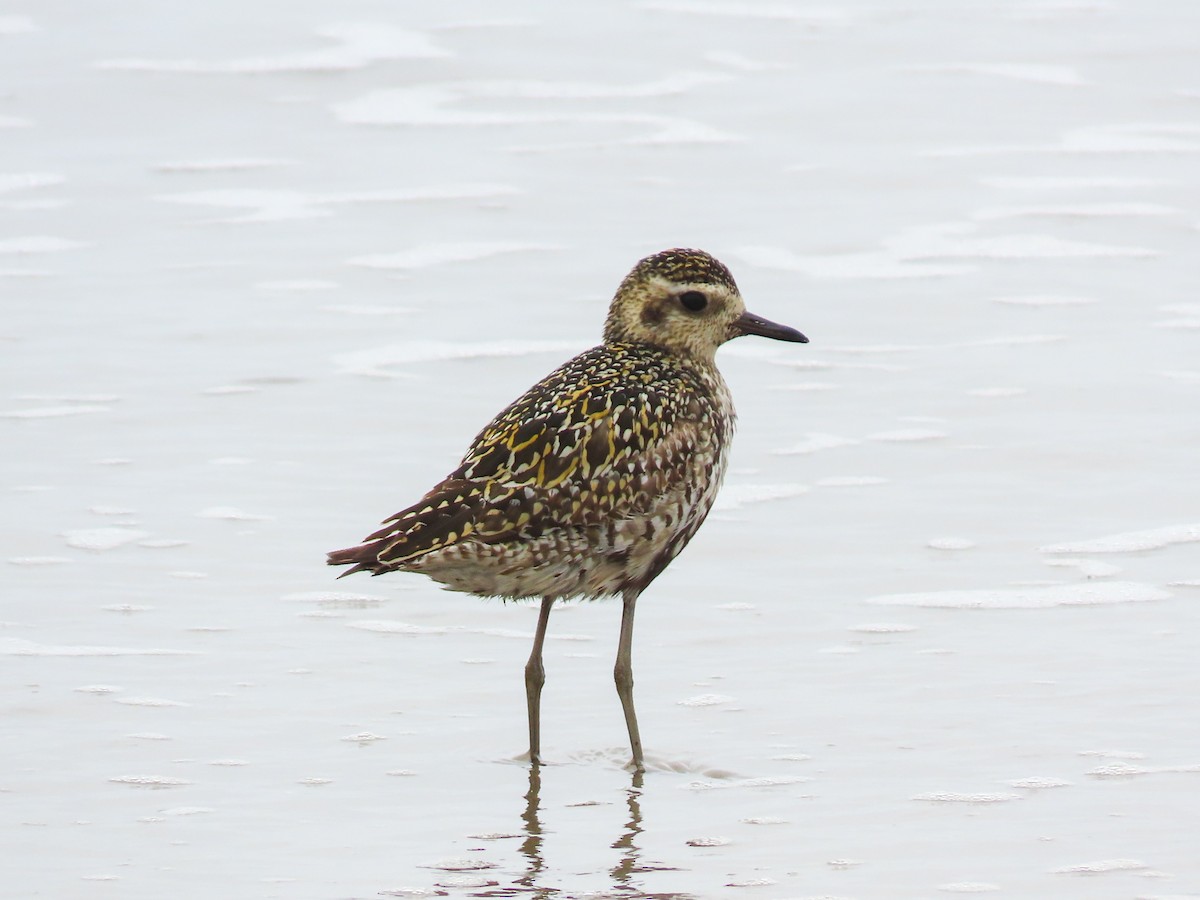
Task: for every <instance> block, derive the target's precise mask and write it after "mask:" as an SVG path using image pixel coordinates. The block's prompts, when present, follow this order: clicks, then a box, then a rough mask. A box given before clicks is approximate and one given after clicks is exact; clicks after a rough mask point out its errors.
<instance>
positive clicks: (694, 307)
mask: <svg viewBox="0 0 1200 900" xmlns="http://www.w3.org/2000/svg"><path fill="white" fill-rule="evenodd" d="M679 302H680V303H682V304H683V306H684V308H685V309H690V310H691V311H692V312H700V310H702V309H704V307H706V306H708V298H707V297H706V296H704V295H703V294H702V293H700V292H699V291H687V292H685V293H683V294H680V295H679Z"/></svg>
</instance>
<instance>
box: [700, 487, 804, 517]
mask: <svg viewBox="0 0 1200 900" xmlns="http://www.w3.org/2000/svg"><path fill="white" fill-rule="evenodd" d="M807 493H808V488H807V487H806V486H805V485H803V484H727V485H725V486H724V487H723V488H722V489H721V493H720V494H718V495H717V500H716V502H715V503H714V504H713V507H712V508H713V511H714V512H728V511H729V510H732V509H741V508H742V507H744V506H747V505H748V504H751V503H762V502H764V501H767V500H784V499H787V498H789V497H799V496H800V495H801V494H807Z"/></svg>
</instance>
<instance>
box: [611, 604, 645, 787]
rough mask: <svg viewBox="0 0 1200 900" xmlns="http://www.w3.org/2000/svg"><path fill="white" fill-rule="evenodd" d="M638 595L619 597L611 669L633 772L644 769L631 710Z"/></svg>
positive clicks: (634, 717)
mask: <svg viewBox="0 0 1200 900" xmlns="http://www.w3.org/2000/svg"><path fill="white" fill-rule="evenodd" d="M639 593H641V592H640V591H635V590H632V589H630V590H626V591H625V592H624V593H623V594H622V595H621V601H622V604H623V609H622V610H621V640H620V643H619V644H618V645H617V664H616V665H615V666H614V667H613V680H615V681H616V683H617V696H618V697H620V698H621V709H623V710H624V711H625V727H626V728H628V729H629V746H630V748H631V749H632V750H633V762H632V766H633V769H634V771H635V772H643V771H645V769H646V766H645V764H644V763H643V762H642V737H641V735H640V734H639V733H638V723H637V711H636V710H634V708H633V611H634V607H635V606H636V605H637V599H638V594H639Z"/></svg>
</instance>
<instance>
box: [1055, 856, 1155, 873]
mask: <svg viewBox="0 0 1200 900" xmlns="http://www.w3.org/2000/svg"><path fill="white" fill-rule="evenodd" d="M1148 868H1150V867H1149V866H1148V865H1146V864H1145V863H1144V862H1142V861H1141V860H1139V859H1101V860H1097V861H1095V862H1086V863H1078V864H1077V865H1073V866H1062V867H1060V868H1057V869H1052V870H1051V871H1052V872H1053V873H1054V874H1055V875H1103V874H1105V873H1107V872H1137V871H1140V870H1142V869H1148Z"/></svg>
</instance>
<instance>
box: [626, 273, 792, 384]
mask: <svg viewBox="0 0 1200 900" xmlns="http://www.w3.org/2000/svg"><path fill="white" fill-rule="evenodd" d="M744 334H757V335H761V336H762V337H769V338H773V339H775V340H779V341H795V342H797V343H807V342H808V338H806V337H805V336H804V335H802V334H801V333H800V332H799V331H796V330H795V329H794V328H789V327H787V326H786V325H777V324H776V323H774V322H769V321H767V320H766V319H763V318H761V317H759V316H756V315H754V314H753V313H749V312H747V311H746V304H745V303H744V302H743V301H742V295H741V293H740V292H739V291H738V286H737V283H736V282H735V281H734V280H733V275H731V274H730V273H729V269H727V268H726V267H725V266H724V265H723V264H722V263H720V262H719V261H717V260H716V259H715V258H714V257H712V256H711V255H709V254H708V253H705V252H704V251H703V250H664V251H662V252H661V253H656V254H654V255H653V256H648V257H646V258H645V259H643V260H642V261H641V262H639V263H638V264H637V265H636V266H634V267H633V269H632V271H630V273H629V274H628V275H626V276H625V279H624V280H623V281H622V282H621V285H620V287H618V288H617V293H616V296H614V297H613V300H612V306H611V307H610V308H609V311H608V320H607V321H606V322H605V325H604V340H605V342H606V343H618V342H630V343H638V344H650V345H652V346H655V347H661V348H663V349H665V350H669V351H671V352H674V353H681V354H685V355H689V356H693V357H696V358H698V359H700V360H704V361H707V362H712V361H713V359H714V357H715V355H716V352H717V348H718V347H720V346H721V345H722V344H724V343H725V342H726V341H729V340H732V339H733V338H736V337H741V336H742V335H744Z"/></svg>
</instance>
